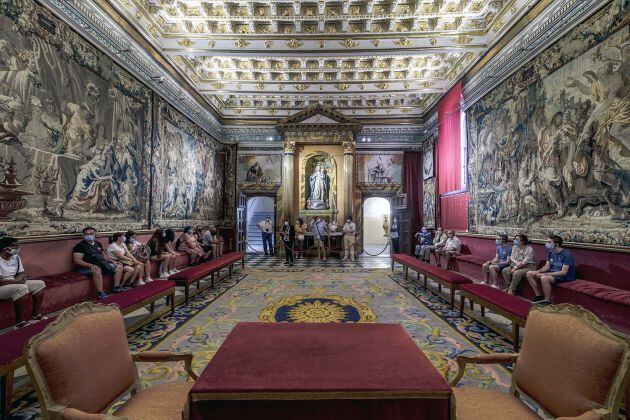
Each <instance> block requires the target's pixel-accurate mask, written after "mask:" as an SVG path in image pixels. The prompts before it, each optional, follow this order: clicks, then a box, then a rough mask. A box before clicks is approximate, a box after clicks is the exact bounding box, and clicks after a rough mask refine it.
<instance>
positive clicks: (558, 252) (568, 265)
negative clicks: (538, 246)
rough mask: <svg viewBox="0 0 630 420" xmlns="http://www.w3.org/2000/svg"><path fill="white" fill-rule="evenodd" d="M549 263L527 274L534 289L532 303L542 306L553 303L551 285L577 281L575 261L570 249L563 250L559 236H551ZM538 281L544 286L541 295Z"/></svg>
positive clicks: (547, 245)
mask: <svg viewBox="0 0 630 420" xmlns="http://www.w3.org/2000/svg"><path fill="white" fill-rule="evenodd" d="M545 248H547V262H546V263H545V265H544V266H543V267H542V268H541V269H540V270H536V271H528V272H527V275H526V276H527V281H528V282H529V284H530V285H531V286H532V289H534V294H535V296H534V298H533V299H532V302H534V303H539V304H542V305H548V304H550V303H551V285H552V284H554V283H565V282H569V281H573V280H575V260H574V259H573V255H572V254H571V252H569V250H568V249H564V248H562V238H561V237H559V236H557V235H549V237H548V238H547V242H545ZM538 281H540V283H541V284H542V289H543V293H542V294H541V293H540V288H539V287H538Z"/></svg>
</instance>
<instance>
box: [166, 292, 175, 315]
mask: <svg viewBox="0 0 630 420" xmlns="http://www.w3.org/2000/svg"><path fill="white" fill-rule="evenodd" d="M169 300H170V303H171V314H174V313H175V290H173V293H171V295H170V296H169ZM167 305H168V303H167Z"/></svg>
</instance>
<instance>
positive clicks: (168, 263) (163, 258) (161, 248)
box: [147, 228, 179, 279]
mask: <svg viewBox="0 0 630 420" xmlns="http://www.w3.org/2000/svg"><path fill="white" fill-rule="evenodd" d="M173 236H175V235H173ZM166 241H167V235H166V231H164V230H163V229H160V228H158V229H156V230H155V232H153V235H151V238H150V239H149V242H147V246H148V247H149V259H150V260H151V261H155V262H156V263H158V264H159V270H158V271H159V273H160V274H159V276H160V278H161V279H166V278H168V276H170V275H171V274H174V273H176V271H172V270H173V269H174V267H175V261H176V260H177V257H175V256H174V255H173V254H171V253H170V252H169V250H168V247H167V242H166ZM178 255H179V254H178Z"/></svg>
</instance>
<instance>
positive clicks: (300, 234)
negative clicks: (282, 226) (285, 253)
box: [295, 218, 306, 258]
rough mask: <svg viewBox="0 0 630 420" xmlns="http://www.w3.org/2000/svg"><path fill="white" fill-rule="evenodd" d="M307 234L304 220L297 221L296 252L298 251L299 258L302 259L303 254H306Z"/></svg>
mask: <svg viewBox="0 0 630 420" xmlns="http://www.w3.org/2000/svg"><path fill="white" fill-rule="evenodd" d="M305 234H306V225H305V224H304V220H302V218H298V219H297V223H296V224H295V235H296V239H297V240H296V242H295V250H296V251H297V258H302V254H303V252H304V237H305V236H304V235H305Z"/></svg>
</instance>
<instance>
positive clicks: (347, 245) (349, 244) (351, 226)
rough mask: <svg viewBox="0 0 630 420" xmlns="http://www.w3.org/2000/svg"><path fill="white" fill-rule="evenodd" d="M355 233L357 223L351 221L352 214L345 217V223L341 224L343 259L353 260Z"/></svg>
mask: <svg viewBox="0 0 630 420" xmlns="http://www.w3.org/2000/svg"><path fill="white" fill-rule="evenodd" d="M356 233H357V225H356V224H355V223H354V222H353V221H352V216H348V217H346V223H345V224H344V225H343V250H344V253H343V260H342V261H348V254H349V255H350V261H353V262H354V247H355V235H356Z"/></svg>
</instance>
